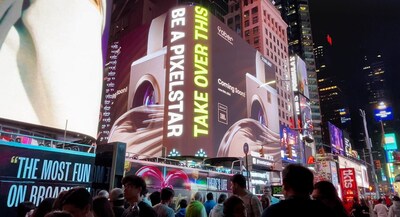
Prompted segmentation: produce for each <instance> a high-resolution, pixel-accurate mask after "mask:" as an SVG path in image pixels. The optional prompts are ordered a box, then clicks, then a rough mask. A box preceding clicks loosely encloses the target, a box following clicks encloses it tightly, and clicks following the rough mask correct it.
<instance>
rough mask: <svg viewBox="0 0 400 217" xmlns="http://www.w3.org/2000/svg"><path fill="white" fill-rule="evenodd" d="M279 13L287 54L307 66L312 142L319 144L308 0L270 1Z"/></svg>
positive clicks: (316, 86)
mask: <svg viewBox="0 0 400 217" xmlns="http://www.w3.org/2000/svg"><path fill="white" fill-rule="evenodd" d="M271 1H272V3H273V4H274V5H275V7H276V8H277V9H278V10H279V11H280V14H281V16H282V19H283V20H284V21H285V22H286V23H287V25H288V29H287V38H288V41H289V54H290V55H294V54H297V55H298V56H300V57H301V58H302V59H303V60H304V61H305V62H306V66H307V75H308V85H309V91H310V100H311V110H312V120H313V126H314V140H315V142H316V144H318V143H320V142H321V139H322V137H321V111H320V102H319V96H318V84H317V74H316V72H315V60H314V54H313V39H312V35H311V21H310V14H309V7H308V0H271Z"/></svg>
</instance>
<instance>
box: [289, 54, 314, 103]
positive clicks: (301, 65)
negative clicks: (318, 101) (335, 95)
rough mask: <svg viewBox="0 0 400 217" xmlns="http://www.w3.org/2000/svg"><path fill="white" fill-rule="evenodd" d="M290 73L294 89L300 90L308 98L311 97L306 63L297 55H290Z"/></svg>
mask: <svg viewBox="0 0 400 217" xmlns="http://www.w3.org/2000/svg"><path fill="white" fill-rule="evenodd" d="M290 74H291V79H292V89H293V91H298V92H299V93H301V94H302V95H304V96H305V97H306V98H310V93H309V90H308V80H307V78H308V77H307V67H306V63H305V62H304V60H302V59H301V58H300V57H299V56H297V55H294V56H290Z"/></svg>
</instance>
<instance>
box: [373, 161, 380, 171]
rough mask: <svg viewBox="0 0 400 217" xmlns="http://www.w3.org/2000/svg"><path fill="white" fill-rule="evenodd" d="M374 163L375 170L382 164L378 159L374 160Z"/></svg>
mask: <svg viewBox="0 0 400 217" xmlns="http://www.w3.org/2000/svg"><path fill="white" fill-rule="evenodd" d="M374 164H375V168H376V169H377V170H379V169H382V164H381V161H380V160H374Z"/></svg>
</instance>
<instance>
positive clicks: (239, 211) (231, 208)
mask: <svg viewBox="0 0 400 217" xmlns="http://www.w3.org/2000/svg"><path fill="white" fill-rule="evenodd" d="M247 213H248V212H247V211H246V206H245V204H244V202H243V200H242V199H240V197H238V196H236V195H232V196H230V197H229V198H228V199H226V201H225V202H224V217H248V215H247Z"/></svg>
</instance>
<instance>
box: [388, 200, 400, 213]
mask: <svg viewBox="0 0 400 217" xmlns="http://www.w3.org/2000/svg"><path fill="white" fill-rule="evenodd" d="M392 202H393V204H392V205H391V206H390V208H389V214H388V217H400V197H398V196H394V197H393V199H392Z"/></svg>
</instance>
